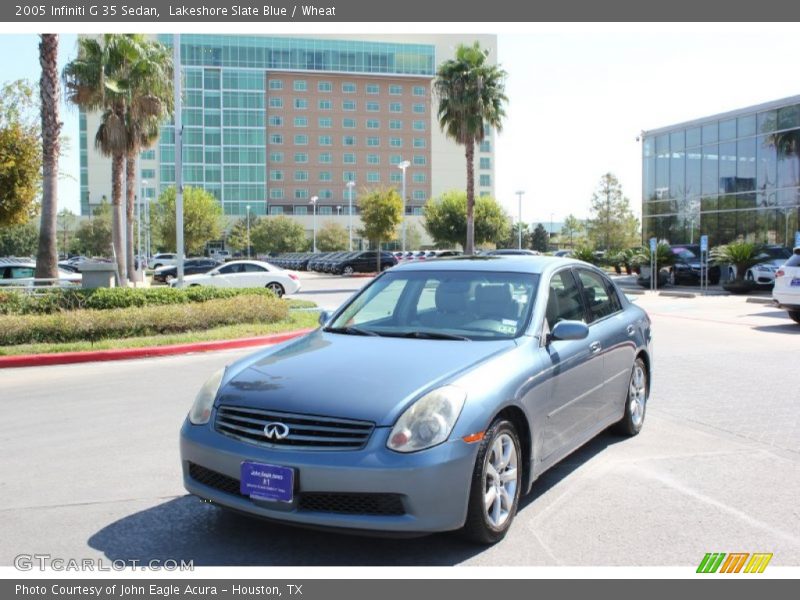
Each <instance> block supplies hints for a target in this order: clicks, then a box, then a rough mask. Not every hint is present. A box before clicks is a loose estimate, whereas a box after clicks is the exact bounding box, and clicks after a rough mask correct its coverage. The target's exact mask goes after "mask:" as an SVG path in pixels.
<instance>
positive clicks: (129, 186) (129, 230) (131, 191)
mask: <svg viewBox="0 0 800 600" xmlns="http://www.w3.org/2000/svg"><path fill="white" fill-rule="evenodd" d="M136 154H137V151H136V150H133V151H131V152H128V155H127V156H126V157H125V208H126V211H125V213H126V217H127V220H126V221H125V224H126V236H125V239H126V242H127V243H126V248H125V250H126V257H127V268H128V279H129V280H130V281H133V280H134V279H135V277H136V265H135V254H136V253H135V251H134V248H133V239H134V238H133V220H134V219H133V209H134V203H135V201H136Z"/></svg>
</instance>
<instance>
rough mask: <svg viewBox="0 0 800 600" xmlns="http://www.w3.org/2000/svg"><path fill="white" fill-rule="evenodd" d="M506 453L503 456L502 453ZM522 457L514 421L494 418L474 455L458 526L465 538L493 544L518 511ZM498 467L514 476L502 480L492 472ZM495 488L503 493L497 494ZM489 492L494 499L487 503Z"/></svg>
mask: <svg viewBox="0 0 800 600" xmlns="http://www.w3.org/2000/svg"><path fill="white" fill-rule="evenodd" d="M506 453H508V454H507V456H506V457H505V458H504V457H503V456H502V455H503V454H506ZM523 461H524V458H523V456H522V452H521V451H520V444H519V436H518V435H517V430H516V428H515V427H514V425H513V423H511V422H510V421H507V420H505V419H497V420H495V421H494V422H493V423H492V425H491V426H490V427H489V429H488V431H487V432H486V435H485V436H484V438H483V441H482V442H481V446H480V448H479V449H478V457H477V458H476V459H475V467H474V469H473V472H472V485H471V486H470V492H469V506H468V508H467V520H466V522H465V523H464V528H463V529H462V530H461V533H462V535H463V536H464V537H465V538H467V539H468V540H470V541H472V542H476V543H479V544H495V543H497V542H499V541H500V540H502V539H503V538H504V537H505V535H506V533H508V530H509V528H510V527H511V523H512V522H513V521H514V516H515V515H516V513H517V505H518V504H519V495H520V491H521V490H522V465H523ZM490 466H491V468H490ZM498 468H499V469H500V473H501V474H513V478H512V479H510V480H508V481H502V480H501V479H498V478H496V477H494V476H493V475H491V473H492V472H495V473H496V472H497V470H498ZM498 491H502V492H504V493H502V494H498ZM490 492H491V493H492V496H493V500H492V501H491V503H490V505H489V507H486V498H487V497H488V496H489V494H490Z"/></svg>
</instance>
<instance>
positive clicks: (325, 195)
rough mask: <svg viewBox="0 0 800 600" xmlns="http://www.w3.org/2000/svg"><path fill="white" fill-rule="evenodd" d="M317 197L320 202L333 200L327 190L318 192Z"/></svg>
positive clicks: (331, 194) (330, 192)
mask: <svg viewBox="0 0 800 600" xmlns="http://www.w3.org/2000/svg"><path fill="white" fill-rule="evenodd" d="M319 197H320V199H322V200H330V199H331V198H333V192H332V191H331V190H329V189H324V190H320V191H319Z"/></svg>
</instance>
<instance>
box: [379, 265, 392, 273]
mask: <svg viewBox="0 0 800 600" xmlns="http://www.w3.org/2000/svg"><path fill="white" fill-rule="evenodd" d="M393 266H394V265H390V264H389V263H385V264H382V265H381V273H383V272H384V271H386V270H387V269H391V268H392V267H393Z"/></svg>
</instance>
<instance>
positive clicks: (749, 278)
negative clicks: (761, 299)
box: [744, 271, 756, 281]
mask: <svg viewBox="0 0 800 600" xmlns="http://www.w3.org/2000/svg"><path fill="white" fill-rule="evenodd" d="M744 279H745V281H755V280H756V278H755V277H754V276H753V272H752V271H747V273H745V274H744Z"/></svg>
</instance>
